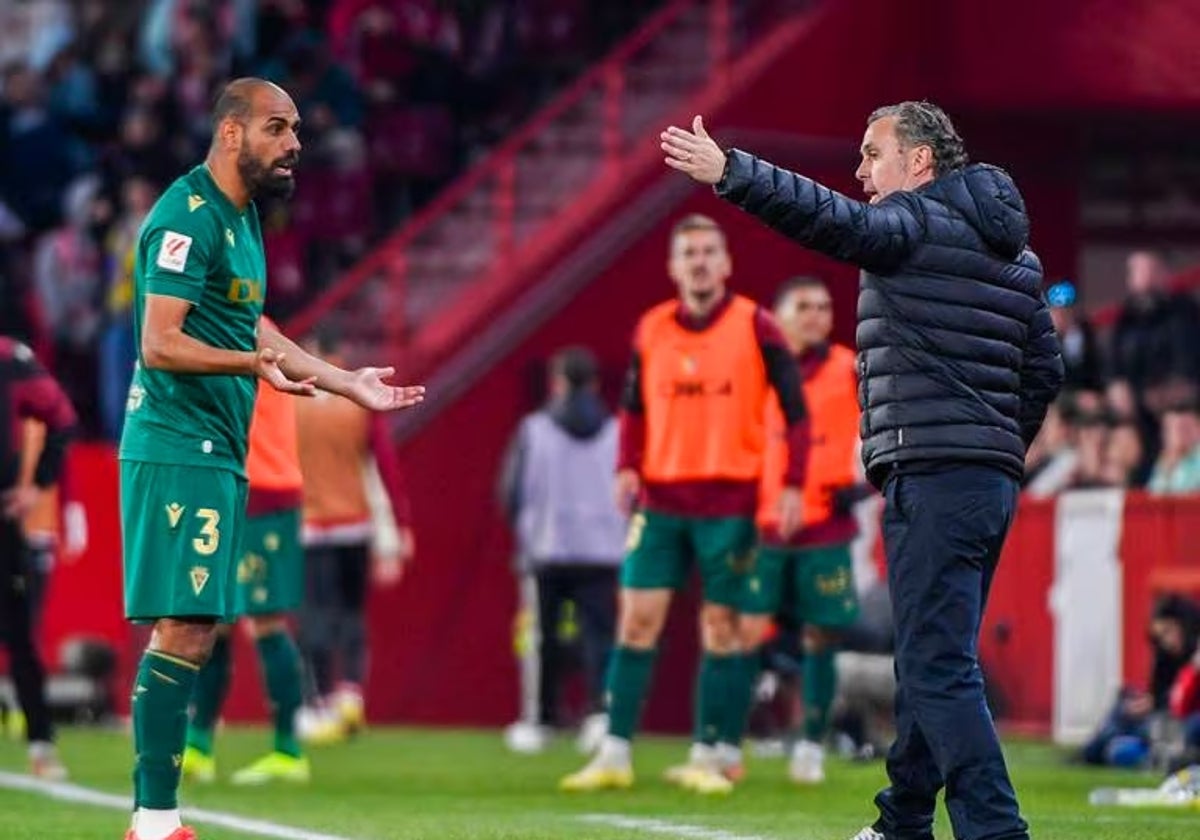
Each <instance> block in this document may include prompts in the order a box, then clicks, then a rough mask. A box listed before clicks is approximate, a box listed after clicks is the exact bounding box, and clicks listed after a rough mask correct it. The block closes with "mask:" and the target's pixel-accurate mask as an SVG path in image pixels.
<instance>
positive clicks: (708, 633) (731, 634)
mask: <svg viewBox="0 0 1200 840" xmlns="http://www.w3.org/2000/svg"><path fill="white" fill-rule="evenodd" d="M700 627H701V631H702V637H703V641H704V649H705V650H706V651H708V652H710V653H720V654H729V653H736V652H737V651H738V650H739V649H740V648H741V641H740V638H739V634H738V626H737V620H736V615H735V613H734V611H733V609H732V608H731V607H726V606H722V605H720V604H705V605H704V608H703V610H702V611H701V614H700Z"/></svg>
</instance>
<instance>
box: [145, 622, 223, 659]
mask: <svg viewBox="0 0 1200 840" xmlns="http://www.w3.org/2000/svg"><path fill="white" fill-rule="evenodd" d="M216 639H217V623H216V621H214V620H213V619H207V618H197V619H177V618H163V619H159V621H158V622H157V623H156V624H155V625H154V634H153V635H152V636H151V637H150V647H151V648H153V649H154V650H157V651H161V652H163V653H168V654H170V655H171V656H177V657H179V658H180V659H186V660H187V661H188V662H195V663H198V664H199V663H203V662H205V661H207V660H208V656H209V654H210V653H211V652H212V646H213V643H214V642H215V641H216Z"/></svg>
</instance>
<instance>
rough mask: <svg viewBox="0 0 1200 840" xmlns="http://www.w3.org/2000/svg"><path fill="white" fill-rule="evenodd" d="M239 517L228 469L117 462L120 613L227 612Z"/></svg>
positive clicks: (238, 494)
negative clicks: (122, 580)
mask: <svg viewBox="0 0 1200 840" xmlns="http://www.w3.org/2000/svg"><path fill="white" fill-rule="evenodd" d="M245 518H246V480H245V479H243V478H241V477H240V476H238V475H236V474H234V473H233V472H230V471H229V470H224V469H211V468H206V467H192V466H182V465H177V464H151V463H146V462H143V461H122V462H121V536H122V544H123V560H124V570H125V616H126V618H129V619H131V620H133V621H153V620H154V619H157V618H182V617H191V616H197V617H199V616H203V617H213V618H217V619H219V620H220V619H227V618H230V617H232V616H233V615H234V614H235V610H236V594H237V574H236V572H237V556H238V551H239V548H240V546H241V543H242V530H243V526H244V522H245Z"/></svg>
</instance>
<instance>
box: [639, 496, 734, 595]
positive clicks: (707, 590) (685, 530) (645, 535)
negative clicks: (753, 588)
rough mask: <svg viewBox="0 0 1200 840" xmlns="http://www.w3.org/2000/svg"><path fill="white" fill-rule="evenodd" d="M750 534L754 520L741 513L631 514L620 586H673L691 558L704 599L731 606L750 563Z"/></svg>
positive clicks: (676, 586) (681, 581)
mask: <svg viewBox="0 0 1200 840" xmlns="http://www.w3.org/2000/svg"><path fill="white" fill-rule="evenodd" d="M754 536H755V532H754V520H752V519H751V518H749V517H744V516H728V517H701V516H674V515H671V514H666V513H657V512H655V511H644V512H641V513H638V514H635V515H634V517H633V519H632V520H631V521H630V524H629V538H628V541H627V543H626V546H625V549H626V554H625V562H624V564H623V565H622V567H621V585H622V586H624V587H626V588H628V589H679V588H680V587H681V586H683V584H684V583H685V582H686V580H687V575H688V572H689V570H690V569H691V566H692V564H693V562H694V563H695V564H696V565H697V566H698V567H699V571H700V583H701V585H702V587H703V590H704V600H705V601H708V602H711V603H714V604H724V605H725V606H730V607H736V606H738V604H739V603H740V600H741V597H742V593H743V591H744V589H745V576H746V574H747V572H748V571H749V569H750V565H751V563H752V562H753V553H754Z"/></svg>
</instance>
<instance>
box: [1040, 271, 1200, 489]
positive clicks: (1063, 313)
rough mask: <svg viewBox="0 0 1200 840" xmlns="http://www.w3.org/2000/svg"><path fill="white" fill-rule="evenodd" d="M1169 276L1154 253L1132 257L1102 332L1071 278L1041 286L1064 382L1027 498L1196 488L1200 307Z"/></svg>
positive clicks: (1199, 474)
mask: <svg viewBox="0 0 1200 840" xmlns="http://www.w3.org/2000/svg"><path fill="white" fill-rule="evenodd" d="M1168 279H1169V271H1168V269H1167V266H1166V264H1165V263H1164V261H1163V259H1162V258H1161V257H1160V256H1159V255H1157V254H1155V253H1152V252H1148V251H1137V252H1134V253H1132V254H1130V255H1129V258H1128V260H1127V263H1126V296H1125V300H1124V301H1123V303H1122V304H1121V307H1120V310H1119V312H1118V314H1117V318H1116V321H1115V322H1114V323H1113V324H1112V327H1111V329H1110V330H1109V331H1108V332H1107V335H1105V336H1104V337H1103V339H1102V337H1101V336H1100V335H1098V333H1097V332H1096V330H1094V329H1093V327H1092V325H1091V324H1090V323H1089V322H1088V318H1087V316H1086V315H1085V314H1084V312H1083V310H1082V309H1081V307H1080V306H1079V301H1078V299H1077V290H1076V289H1075V287H1074V286H1073V285H1072V284H1071V283H1069V282H1066V281H1064V282H1060V283H1056V284H1053V285H1052V286H1051V287H1050V288H1049V289H1048V291H1047V300H1048V302H1049V304H1050V307H1051V315H1052V317H1053V319H1054V324H1055V328H1056V329H1057V330H1058V333H1059V337H1060V339H1061V341H1062V352H1063V359H1064V362H1065V364H1066V371H1067V379H1066V387H1065V388H1064V390H1063V393H1062V396H1061V397H1060V398H1059V400H1058V402H1057V403H1056V404H1055V405H1054V406H1053V407H1052V408H1051V409H1050V412H1049V415H1048V416H1047V418H1046V424H1045V426H1044V427H1043V429H1042V432H1041V434H1040V435H1039V436H1038V438H1037V440H1036V441H1034V444H1033V446H1031V447H1030V449H1029V453H1028V457H1027V473H1026V485H1025V489H1026V491H1027V492H1028V493H1030V494H1031V495H1035V496H1051V495H1054V494H1056V493H1059V492H1062V491H1064V490H1070V489H1074V488H1089V487H1142V488H1146V489H1147V490H1149V491H1150V492H1152V493H1191V492H1196V491H1200V401H1198V396H1200V306H1198V305H1197V303H1196V301H1195V299H1194V297H1193V296H1192V294H1191V293H1190V292H1187V291H1173V290H1172V289H1171V288H1170V286H1169V283H1168Z"/></svg>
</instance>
